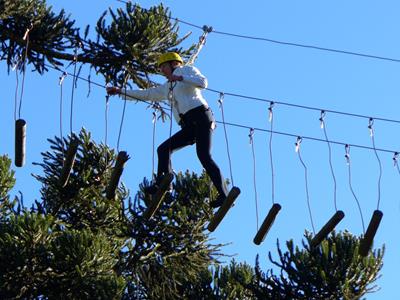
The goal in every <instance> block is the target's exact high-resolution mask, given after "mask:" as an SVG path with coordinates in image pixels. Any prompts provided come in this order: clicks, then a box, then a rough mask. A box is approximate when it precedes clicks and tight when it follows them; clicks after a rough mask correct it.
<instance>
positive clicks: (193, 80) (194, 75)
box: [181, 67, 208, 89]
mask: <svg viewBox="0 0 400 300" xmlns="http://www.w3.org/2000/svg"><path fill="white" fill-rule="evenodd" d="M181 76H182V78H183V82H185V83H188V84H191V85H194V86H195V87H198V88H202V89H205V88H207V86H208V81H207V78H206V77H205V76H204V75H203V74H201V73H200V71H199V70H198V69H197V68H196V67H186V68H185V70H184V72H183V73H182V75H181Z"/></svg>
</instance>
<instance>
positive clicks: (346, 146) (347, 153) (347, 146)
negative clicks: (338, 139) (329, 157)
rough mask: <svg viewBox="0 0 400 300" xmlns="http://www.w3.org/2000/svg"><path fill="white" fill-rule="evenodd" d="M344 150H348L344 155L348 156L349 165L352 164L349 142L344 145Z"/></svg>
mask: <svg viewBox="0 0 400 300" xmlns="http://www.w3.org/2000/svg"><path fill="white" fill-rule="evenodd" d="M344 150H345V152H346V154H345V155H344V157H345V158H346V163H347V164H348V165H350V145H349V144H346V145H345V146H344Z"/></svg>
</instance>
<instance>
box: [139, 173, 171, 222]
mask: <svg viewBox="0 0 400 300" xmlns="http://www.w3.org/2000/svg"><path fill="white" fill-rule="evenodd" d="M172 180H174V174H172V173H167V174H165V176H164V178H163V179H162V180H161V183H160V186H159V188H158V190H157V192H156V193H155V194H153V195H150V198H151V203H150V205H149V206H148V207H147V209H146V211H145V212H144V213H143V218H145V219H146V220H149V219H150V218H152V217H153V215H154V213H155V212H156V211H157V210H158V208H159V207H160V205H161V202H162V201H163V200H164V196H165V194H166V193H167V191H168V190H169V188H170V185H171V182H172Z"/></svg>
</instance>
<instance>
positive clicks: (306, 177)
mask: <svg viewBox="0 0 400 300" xmlns="http://www.w3.org/2000/svg"><path fill="white" fill-rule="evenodd" d="M301 142H302V138H301V137H297V142H296V144H295V145H296V152H297V154H298V156H299V160H300V162H301V164H302V165H303V167H304V179H305V185H306V197H307V206H308V213H309V215H310V221H311V226H312V229H313V232H314V235H315V226H314V220H313V216H312V212H311V204H310V193H309V191H308V174H307V166H306V164H305V163H304V161H303V159H302V157H301V153H300V144H301Z"/></svg>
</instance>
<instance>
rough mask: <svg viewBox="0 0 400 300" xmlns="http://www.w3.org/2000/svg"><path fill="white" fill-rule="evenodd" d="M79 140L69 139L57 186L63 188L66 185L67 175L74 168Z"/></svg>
mask: <svg viewBox="0 0 400 300" xmlns="http://www.w3.org/2000/svg"><path fill="white" fill-rule="evenodd" d="M78 146H79V140H78V139H77V138H76V137H73V138H72V139H71V142H70V143H69V146H68V150H67V153H66V155H65V158H64V166H63V168H62V170H61V175H60V179H59V184H60V185H61V186H62V187H65V186H66V185H67V183H68V179H69V175H70V174H71V170H72V168H73V167H74V163H75V157H76V152H78Z"/></svg>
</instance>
